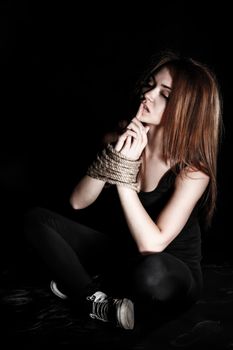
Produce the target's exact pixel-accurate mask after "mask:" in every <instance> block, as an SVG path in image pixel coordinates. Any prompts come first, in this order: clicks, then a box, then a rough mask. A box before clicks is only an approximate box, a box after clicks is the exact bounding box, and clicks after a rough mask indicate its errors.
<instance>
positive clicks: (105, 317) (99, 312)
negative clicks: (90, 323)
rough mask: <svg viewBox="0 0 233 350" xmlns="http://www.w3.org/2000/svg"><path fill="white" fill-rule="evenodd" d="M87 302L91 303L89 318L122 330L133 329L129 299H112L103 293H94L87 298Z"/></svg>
mask: <svg viewBox="0 0 233 350" xmlns="http://www.w3.org/2000/svg"><path fill="white" fill-rule="evenodd" d="M87 300H90V301H92V312H91V313H90V314H89V315H90V317H91V318H93V319H97V320H100V321H103V322H112V323H115V324H116V326H117V327H121V328H124V329H133V328H134V305H133V303H132V301H131V300H130V299H126V298H124V299H114V298H110V297H108V296H107V295H106V294H105V293H102V292H96V293H95V294H93V295H91V296H88V297H87Z"/></svg>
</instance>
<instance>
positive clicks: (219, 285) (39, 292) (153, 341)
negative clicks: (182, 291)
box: [0, 262, 233, 350]
mask: <svg viewBox="0 0 233 350" xmlns="http://www.w3.org/2000/svg"><path fill="white" fill-rule="evenodd" d="M19 270H21V269H19V268H17V267H13V268H12V267H11V268H6V269H4V271H2V274H1V280H0V282H1V288H0V293H1V295H0V297H1V316H0V317H1V323H2V326H1V329H2V331H3V333H2V337H1V338H2V342H3V343H4V342H6V344H8V345H17V346H19V345H22V346H24V348H25V347H26V346H28V347H30V348H33V349H41V348H44V346H45V345H49V346H51V345H52V346H57V345H63V344H64V345H77V346H78V347H77V349H86V348H88V346H89V347H90V346H93V349H94V348H95V349H132V350H139V349H156V350H157V349H158V350H160V349H184V350H185V349H195V350H196V349H204V348H205V349H221V350H222V349H227V350H230V349H233V266H232V264H229V263H227V262H225V263H221V264H219V265H215V264H205V265H203V274H204V292H203V296H202V298H201V299H200V300H199V301H198V302H197V303H196V304H195V305H193V306H192V307H191V308H190V309H189V310H186V311H185V312H183V313H182V314H180V315H178V316H176V317H175V318H174V319H170V320H167V321H166V322H164V323H163V324H161V325H156V326H155V325H154V326H153V325H150V326H149V327H146V326H144V327H143V326H140V327H138V328H137V327H136V329H135V330H134V331H125V330H121V329H115V328H114V329H113V328H111V327H109V326H108V325H107V324H105V323H102V322H99V321H92V320H90V321H89V322H86V321H84V320H82V319H80V317H79V316H78V315H77V314H75V313H74V312H73V310H72V308H71V307H70V306H69V305H68V304H66V303H65V302H64V301H62V300H60V299H58V298H57V297H56V296H54V295H53V294H52V293H51V292H50V290H49V288H48V285H47V284H44V283H35V282H32V281H30V279H27V278H25V276H23V278H21V277H20V273H21V272H20V271H19ZM19 281H20V282H19Z"/></svg>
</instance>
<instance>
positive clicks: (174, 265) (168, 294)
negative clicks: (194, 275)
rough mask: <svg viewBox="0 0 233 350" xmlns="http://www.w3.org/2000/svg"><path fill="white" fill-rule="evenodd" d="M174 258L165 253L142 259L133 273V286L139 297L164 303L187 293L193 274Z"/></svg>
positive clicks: (150, 255)
mask: <svg viewBox="0 0 233 350" xmlns="http://www.w3.org/2000/svg"><path fill="white" fill-rule="evenodd" d="M173 258H174V257H172V256H171V255H169V254H167V253H163V252H162V253H154V254H149V255H146V256H143V257H141V259H140V261H139V263H138V265H137V266H136V268H135V270H134V272H133V285H134V288H135V292H136V294H137V296H138V297H140V298H145V299H150V300H151V299H152V300H158V301H162V302H164V301H171V300H174V299H178V298H180V297H181V296H184V295H185V293H187V289H188V288H189V286H190V283H191V274H190V273H189V270H188V267H187V269H186V266H185V264H183V263H182V262H181V261H179V260H178V259H176V258H174V259H173ZM183 265H184V266H183ZM184 275H185V276H184Z"/></svg>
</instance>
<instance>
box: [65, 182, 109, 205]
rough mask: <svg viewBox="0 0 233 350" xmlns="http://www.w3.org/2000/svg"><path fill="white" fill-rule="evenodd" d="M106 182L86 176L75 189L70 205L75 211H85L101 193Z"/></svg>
mask: <svg viewBox="0 0 233 350" xmlns="http://www.w3.org/2000/svg"><path fill="white" fill-rule="evenodd" d="M104 185H105V181H102V180H98V179H94V178H92V177H90V176H88V175H85V176H84V177H83V178H82V179H81V180H80V181H79V183H78V184H77V186H76V187H75V188H74V191H73V192H72V194H71V197H70V204H71V205H72V207H73V208H74V209H83V208H86V207H88V206H89V205H90V204H92V203H93V202H94V201H95V200H96V199H97V197H98V196H99V194H100V193H101V191H102V189H103V187H104Z"/></svg>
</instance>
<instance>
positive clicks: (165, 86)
mask: <svg viewBox="0 0 233 350" xmlns="http://www.w3.org/2000/svg"><path fill="white" fill-rule="evenodd" d="M161 86H163V87H164V88H166V89H169V90H171V89H172V88H171V87H170V86H168V85H165V84H161Z"/></svg>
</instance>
